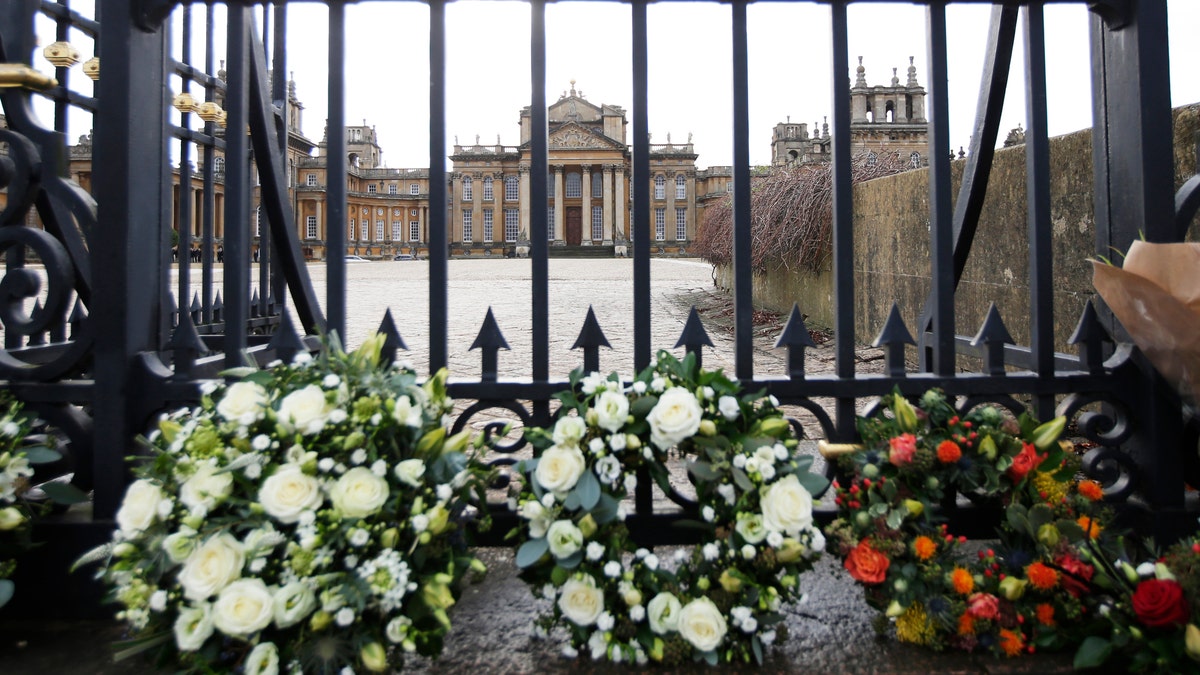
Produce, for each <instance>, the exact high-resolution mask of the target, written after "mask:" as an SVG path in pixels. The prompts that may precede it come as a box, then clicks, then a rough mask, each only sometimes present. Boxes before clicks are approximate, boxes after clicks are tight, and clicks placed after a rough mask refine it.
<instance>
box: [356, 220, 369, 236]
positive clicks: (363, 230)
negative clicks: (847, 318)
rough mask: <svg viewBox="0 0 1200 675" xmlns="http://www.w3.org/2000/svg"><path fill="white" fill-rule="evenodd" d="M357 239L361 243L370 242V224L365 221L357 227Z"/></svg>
mask: <svg viewBox="0 0 1200 675" xmlns="http://www.w3.org/2000/svg"><path fill="white" fill-rule="evenodd" d="M358 234H359V237H358V238H359V239H360V240H362V241H371V224H370V223H368V222H367V221H365V220H364V221H362V222H361V223H359V225H358Z"/></svg>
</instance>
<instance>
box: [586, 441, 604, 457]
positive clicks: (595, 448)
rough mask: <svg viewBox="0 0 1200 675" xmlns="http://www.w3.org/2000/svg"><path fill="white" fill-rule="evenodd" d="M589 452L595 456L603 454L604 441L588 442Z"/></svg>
mask: <svg viewBox="0 0 1200 675" xmlns="http://www.w3.org/2000/svg"><path fill="white" fill-rule="evenodd" d="M588 451H589V452H591V453H592V454H593V455H599V454H600V453H601V452H604V439H601V438H593V439H592V440H590V441H588Z"/></svg>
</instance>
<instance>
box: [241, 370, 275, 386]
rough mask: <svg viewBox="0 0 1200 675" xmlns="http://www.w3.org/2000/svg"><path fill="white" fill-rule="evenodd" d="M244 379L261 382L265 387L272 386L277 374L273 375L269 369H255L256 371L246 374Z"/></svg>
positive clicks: (256, 382)
mask: <svg viewBox="0 0 1200 675" xmlns="http://www.w3.org/2000/svg"><path fill="white" fill-rule="evenodd" d="M243 380H244V381H246V382H253V383H255V384H261V385H262V386H264V387H268V388H270V386H271V385H272V384H274V382H275V375H273V374H272V373H271V371H269V370H255V371H254V372H252V373H250V374H248V375H246V377H245V378H243Z"/></svg>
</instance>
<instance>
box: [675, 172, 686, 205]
mask: <svg viewBox="0 0 1200 675" xmlns="http://www.w3.org/2000/svg"><path fill="white" fill-rule="evenodd" d="M675 199H687V178H684V176H683V174H679V175H678V176H675Z"/></svg>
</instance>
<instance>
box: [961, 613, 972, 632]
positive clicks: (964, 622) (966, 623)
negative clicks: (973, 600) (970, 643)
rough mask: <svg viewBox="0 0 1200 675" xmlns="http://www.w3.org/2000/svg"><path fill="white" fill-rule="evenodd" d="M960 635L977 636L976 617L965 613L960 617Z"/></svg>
mask: <svg viewBox="0 0 1200 675" xmlns="http://www.w3.org/2000/svg"><path fill="white" fill-rule="evenodd" d="M958 634H959V635H963V636H967V635H974V634H975V617H973V616H971V615H970V614H967V613H966V612H963V615H962V616H960V617H958Z"/></svg>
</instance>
